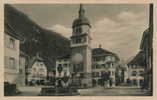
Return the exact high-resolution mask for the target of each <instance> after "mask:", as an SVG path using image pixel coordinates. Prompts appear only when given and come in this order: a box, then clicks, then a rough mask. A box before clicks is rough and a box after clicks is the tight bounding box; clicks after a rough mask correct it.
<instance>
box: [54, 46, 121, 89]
mask: <svg viewBox="0 0 157 100" xmlns="http://www.w3.org/2000/svg"><path fill="white" fill-rule="evenodd" d="M118 61H119V58H118V56H117V55H116V54H114V53H112V52H109V51H107V50H104V49H103V48H101V47H99V48H94V49H92V59H91V62H92V69H91V70H92V80H93V81H95V85H94V86H96V85H102V81H104V80H103V79H102V76H103V75H104V74H105V73H106V74H108V75H109V77H108V79H107V80H106V81H108V82H109V81H112V86H115V81H116V71H117V70H116V68H117V67H118ZM71 70H72V65H71V61H70V55H66V56H62V57H58V58H57V60H56V77H64V76H70V77H71V76H72V71H71ZM80 77H82V76H80ZM92 83H93V82H92Z"/></svg>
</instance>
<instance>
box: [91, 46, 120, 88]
mask: <svg viewBox="0 0 157 100" xmlns="http://www.w3.org/2000/svg"><path fill="white" fill-rule="evenodd" d="M118 61H119V58H118V56H117V55H115V54H113V53H111V52H109V51H107V50H104V49H102V48H101V46H100V47H99V48H95V49H93V50H92V78H93V85H94V86H95V85H105V83H106V85H108V86H111V87H114V86H115V82H116V68H117V67H118ZM106 76H107V77H106ZM104 82H105V83H104Z"/></svg>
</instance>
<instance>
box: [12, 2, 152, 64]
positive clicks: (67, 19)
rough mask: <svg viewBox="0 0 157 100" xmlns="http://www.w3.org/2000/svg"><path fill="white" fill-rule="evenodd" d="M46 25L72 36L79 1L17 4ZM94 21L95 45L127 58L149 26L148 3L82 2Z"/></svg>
mask: <svg viewBox="0 0 157 100" xmlns="http://www.w3.org/2000/svg"><path fill="white" fill-rule="evenodd" d="M13 6H14V7H15V8H17V9H18V10H20V11H22V12H23V13H25V14H26V15H28V17H29V18H30V19H32V20H33V21H35V22H36V23H37V24H38V25H40V26H41V27H43V28H46V29H50V30H53V31H56V32H58V33H59V34H61V35H63V36H65V37H67V38H69V37H70V36H71V35H72V22H73V21H74V20H75V19H76V18H78V10H79V4H14V5H13ZM83 7H84V9H85V16H86V17H87V18H88V19H89V20H90V23H91V26H92V27H91V37H92V44H91V45H92V48H97V47H98V46H99V45H102V48H104V49H106V50H109V51H111V52H114V53H116V54H117V55H118V56H119V57H120V59H122V60H125V61H127V60H128V59H130V58H132V57H134V56H135V55H136V54H137V53H138V51H139V47H140V42H141V39H142V35H143V32H144V30H146V29H147V28H148V20H149V6H148V5H147V4H83Z"/></svg>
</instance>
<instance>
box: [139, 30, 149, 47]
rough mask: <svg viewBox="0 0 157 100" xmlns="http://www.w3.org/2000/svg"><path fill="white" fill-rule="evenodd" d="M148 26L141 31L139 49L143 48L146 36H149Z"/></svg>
mask: <svg viewBox="0 0 157 100" xmlns="http://www.w3.org/2000/svg"><path fill="white" fill-rule="evenodd" d="M148 35H149V28H148V29H146V30H145V31H144V32H143V36H142V40H141V44H140V49H144V46H145V45H146V42H147V41H146V38H148V37H149V36H148Z"/></svg>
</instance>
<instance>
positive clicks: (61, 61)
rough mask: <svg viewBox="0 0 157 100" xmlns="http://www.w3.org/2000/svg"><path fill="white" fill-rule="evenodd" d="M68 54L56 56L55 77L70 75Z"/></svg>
mask: <svg viewBox="0 0 157 100" xmlns="http://www.w3.org/2000/svg"><path fill="white" fill-rule="evenodd" d="M70 72H71V65H70V55H66V56H62V57H58V58H57V60H56V77H57V78H60V77H65V76H68V77H71V73H70Z"/></svg>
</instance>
